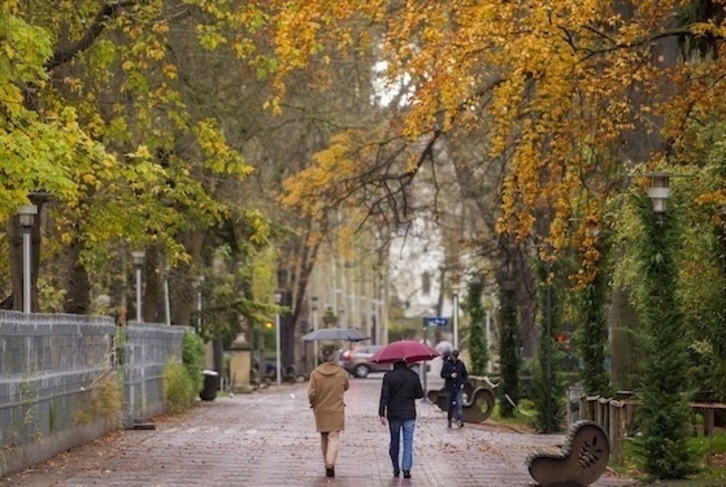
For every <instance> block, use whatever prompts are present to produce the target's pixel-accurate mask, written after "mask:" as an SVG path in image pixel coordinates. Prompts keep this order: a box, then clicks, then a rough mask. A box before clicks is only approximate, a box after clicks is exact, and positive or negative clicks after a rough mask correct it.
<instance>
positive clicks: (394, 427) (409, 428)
mask: <svg viewBox="0 0 726 487" xmlns="http://www.w3.org/2000/svg"><path fill="white" fill-rule="evenodd" d="M422 397H424V391H423V388H422V387H421V381H420V380H419V378H418V374H417V373H416V372H414V371H413V370H411V369H409V368H408V366H407V365H406V362H405V361H403V360H397V361H395V362H394V363H393V370H389V371H388V372H386V374H385V375H384V376H383V384H382V385H381V398H380V401H379V403H378V416H379V417H380V420H381V424H383V425H384V426H385V424H386V419H388V429H389V431H390V433H391V440H390V443H389V445H388V453H389V455H390V457H391V463H392V464H393V476H394V477H399V476H400V475H401V471H403V477H404V478H407V479H408V478H411V467H413V433H414V430H415V428H416V399H421V398H422ZM401 437H403V458H402V459H401V462H400V463H399V451H400V446H401Z"/></svg>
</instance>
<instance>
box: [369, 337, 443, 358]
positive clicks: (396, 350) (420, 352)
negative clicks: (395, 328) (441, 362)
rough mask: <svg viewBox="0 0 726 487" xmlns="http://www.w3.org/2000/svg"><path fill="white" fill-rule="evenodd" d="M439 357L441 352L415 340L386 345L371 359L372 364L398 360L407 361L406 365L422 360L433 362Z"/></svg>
mask: <svg viewBox="0 0 726 487" xmlns="http://www.w3.org/2000/svg"><path fill="white" fill-rule="evenodd" d="M438 356H439V352H437V351H436V350H434V349H433V348H431V347H429V346H428V345H426V344H425V343H421V342H417V341H415V340H401V341H398V342H393V343H391V344H388V345H386V346H385V347H383V348H382V349H380V350H378V351H377V352H376V353H374V354H373V356H372V357H371V359H370V360H371V362H376V363H379V364H380V363H383V364H385V363H391V362H395V361H396V360H405V361H406V363H409V364H410V363H413V362H421V361H422V360H431V359H433V358H435V357H438Z"/></svg>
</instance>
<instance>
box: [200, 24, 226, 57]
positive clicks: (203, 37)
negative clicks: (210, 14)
mask: <svg viewBox="0 0 726 487" xmlns="http://www.w3.org/2000/svg"><path fill="white" fill-rule="evenodd" d="M196 30H197V40H198V41H199V44H200V45H201V46H202V47H203V48H205V49H207V50H209V51H213V50H215V49H217V47H218V46H219V45H220V44H225V43H226V42H227V39H226V37H225V36H224V35H223V34H222V33H221V32H220V31H219V28H218V27H217V26H215V25H202V24H200V25H198V26H197V28H196Z"/></svg>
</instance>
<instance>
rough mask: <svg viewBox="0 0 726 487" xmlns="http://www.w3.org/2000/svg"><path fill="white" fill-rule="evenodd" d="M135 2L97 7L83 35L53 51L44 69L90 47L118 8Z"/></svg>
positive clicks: (114, 3) (62, 62)
mask: <svg viewBox="0 0 726 487" xmlns="http://www.w3.org/2000/svg"><path fill="white" fill-rule="evenodd" d="M135 3H136V1H135V0H118V1H115V2H110V3H106V4H104V5H102V6H101V8H99V9H98V12H97V13H96V17H95V18H94V19H93V22H92V23H91V26H90V27H89V28H88V30H86V32H85V33H84V34H83V36H82V37H81V38H80V39H78V40H77V41H76V42H74V43H72V44H71V45H70V46H68V47H66V48H65V49H58V50H57V51H56V52H54V53H53V55H52V56H51V57H50V59H48V61H46V63H45V69H46V70H47V71H53V70H54V69H55V68H57V67H58V66H60V65H62V64H65V63H67V62H69V61H70V60H72V59H73V58H74V57H76V56H77V55H78V54H80V53H82V52H84V51H85V50H86V49H88V48H89V47H91V46H92V45H93V43H94V42H95V41H96V39H98V37H99V36H100V35H101V32H103V29H104V28H106V22H107V21H108V20H109V19H111V18H112V17H113V16H115V15H116V14H117V13H118V11H119V10H121V9H123V8H124V7H129V6H131V5H134V4H135Z"/></svg>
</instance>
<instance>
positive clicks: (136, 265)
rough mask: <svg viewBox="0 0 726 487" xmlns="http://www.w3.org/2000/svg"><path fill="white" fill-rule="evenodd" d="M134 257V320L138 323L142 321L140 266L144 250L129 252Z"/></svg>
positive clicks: (142, 263)
mask: <svg viewBox="0 0 726 487" xmlns="http://www.w3.org/2000/svg"><path fill="white" fill-rule="evenodd" d="M131 257H132V258H133V259H134V269H135V270H136V321H138V322H139V323H141V322H143V321H144V318H143V317H142V314H141V266H142V265H144V258H145V257H146V252H145V251H143V250H135V251H133V252H131Z"/></svg>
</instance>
